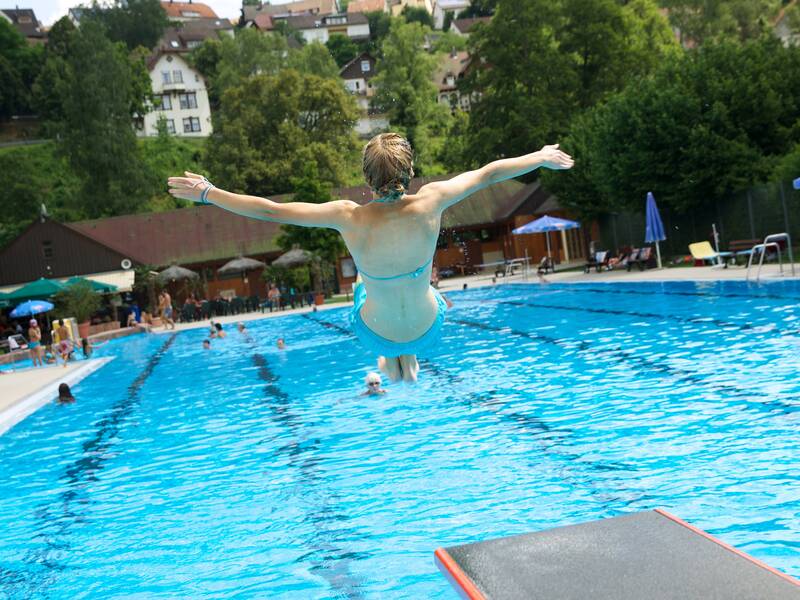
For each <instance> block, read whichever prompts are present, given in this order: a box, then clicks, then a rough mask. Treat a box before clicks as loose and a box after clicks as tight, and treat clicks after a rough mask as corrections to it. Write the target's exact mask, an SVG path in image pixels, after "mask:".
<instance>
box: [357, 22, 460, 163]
mask: <svg viewBox="0 0 800 600" xmlns="http://www.w3.org/2000/svg"><path fill="white" fill-rule="evenodd" d="M429 32H430V29H428V28H427V27H423V26H422V25H420V24H419V23H404V22H402V21H400V20H397V21H394V22H393V23H392V27H391V30H390V32H389V35H388V36H387V37H386V38H385V39H384V41H383V45H382V46H381V57H380V58H379V59H378V62H377V65H376V67H375V71H376V76H375V77H374V78H373V80H372V84H373V85H374V86H375V89H376V93H375V96H374V97H373V106H375V107H376V108H377V109H379V110H380V111H382V112H384V113H385V114H386V115H387V116H388V118H389V121H390V123H391V125H392V127H393V128H395V129H396V130H398V131H400V132H402V133H403V134H405V136H406V137H407V138H408V140H409V142H411V145H412V147H413V148H414V151H415V153H416V156H415V170H416V171H417V172H418V173H419V174H423V173H426V174H431V171H432V169H433V168H434V157H435V156H436V154H437V152H438V150H439V148H438V145H439V144H437V141H436V140H437V138H439V137H442V136H443V135H444V133H445V131H446V130H447V127H448V123H449V118H450V111H449V110H448V109H447V107H446V106H444V105H442V104H439V102H438V101H437V88H436V85H435V84H434V82H433V73H434V72H435V70H436V66H437V57H436V56H434V55H430V54H427V53H425V52H423V51H422V50H421V48H422V45H423V43H424V41H425V36H426V34H428V33H429Z"/></svg>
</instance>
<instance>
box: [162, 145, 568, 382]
mask: <svg viewBox="0 0 800 600" xmlns="http://www.w3.org/2000/svg"><path fill="white" fill-rule="evenodd" d="M572 164H573V161H572V158H571V157H570V156H569V155H567V154H565V153H564V152H562V151H561V150H559V149H558V145H557V144H556V145H555V146H545V147H544V148H542V149H541V150H539V151H538V152H533V153H531V154H526V155H525V156H520V157H517V158H506V159H502V160H497V161H494V162H492V163H489V164H487V165H485V166H483V167H481V168H480V169H476V170H474V171H468V172H466V173H462V174H461V175H458V176H456V177H453V178H452V179H449V180H447V181H435V182H431V183H429V184H427V185H424V186H422V187H421V188H420V189H419V190H418V191H417V192H416V193H413V194H412V193H411V192H410V190H409V189H408V188H409V184H410V182H411V178H412V177H413V176H414V167H413V153H412V150H411V145H410V144H409V143H408V141H407V140H405V139H404V138H403V137H401V136H400V135H398V134H396V133H382V134H380V135H377V136H375V137H374V138H372V139H371V140H370V141H369V143H367V145H366V147H365V148H364V154H363V170H364V177H365V178H366V181H367V184H368V185H369V186H370V188H372V191H373V192H374V199H373V200H372V201H371V202H369V203H367V204H364V205H360V204H357V203H355V202H352V201H350V200H334V201H332V202H324V203H322V204H312V203H305V202H285V203H281V202H273V201H271V200H268V199H266V198H259V197H257V196H247V195H243V194H234V193H232V192H226V191H225V190H221V189H219V188H216V187H214V186H213V185H212V184H211V183H210V182H209V181H208V180H207V179H206V178H205V177H203V176H201V175H196V174H194V173H189V172H188V171H187V172H186V173H185V174H184V176H183V177H170V178H169V185H170V190H169V191H170V193H171V194H172V195H173V196H175V197H177V198H183V199H185V200H192V201H193V202H200V203H202V204H215V205H217V206H219V207H220V208H224V209H227V210H230V211H232V212H235V213H238V214H241V215H244V216H248V217H253V218H255V219H263V220H265V221H275V222H277V223H289V224H292V225H300V226H306V227H328V228H331V229H335V230H336V231H338V232H339V233H340V234H341V235H342V237H343V238H344V242H345V244H346V245H347V249H348V250H349V251H350V255H351V256H352V257H353V261H354V262H355V264H356V265H357V267H358V271H359V278H358V280H357V283H356V285H355V287H354V290H353V296H354V300H355V302H354V306H353V311H352V313H351V315H350V323H351V325H352V327H353V329H354V330H355V333H356V335H357V336H358V338H359V339H360V340H361V342H362V344H364V345H365V346H366V347H367V348H368V349H369V350H371V351H373V352H374V353H375V354H377V355H379V357H380V358H379V363H378V364H379V366H380V368H381V370H382V371H383V372H384V373H385V374H386V375H387V376H388V377H389V379H390V380H392V381H399V380H405V381H415V380H416V378H417V371H418V370H419V364H418V362H417V354H418V353H420V352H424V351H425V350H427V349H429V348H431V347H432V346H434V345H435V344H436V343H437V342H438V340H439V337H440V334H441V329H442V325H443V323H444V313H445V310H446V305H445V301H444V300H443V299H442V297H441V295H440V294H439V293H438V292H437V291H436V290H435V289H434V288H432V287H431V286H430V284H429V281H430V276H431V262H432V260H433V254H434V251H435V250H436V240H437V239H438V237H439V230H440V228H441V220H442V213H443V212H444V210H445V209H447V208H448V207H450V206H452V205H454V204H456V203H457V202H460V201H461V200H463V199H464V198H467V197H468V196H470V195H471V194H474V193H475V192H477V191H479V190H481V189H483V188H485V187H488V186H490V185H492V184H494V183H498V182H500V181H504V180H506V179H510V178H512V177H518V176H520V175H524V174H525V173H529V172H530V171H533V170H534V169H538V168H540V167H544V168H548V169H569V168H570V167H572Z"/></svg>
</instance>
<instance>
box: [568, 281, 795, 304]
mask: <svg viewBox="0 0 800 600" xmlns="http://www.w3.org/2000/svg"><path fill="white" fill-rule="evenodd" d="M556 285H558V284H556ZM609 285H619V284H617V283H616V282H615V283H612V284H609ZM623 285H625V284H623ZM627 285H639V284H631V283H628V284H627ZM554 289H556V290H558V291H563V292H569V291H571V290H570V288H568V287H557V288H554ZM578 290H580V291H582V292H596V293H598V294H622V295H627V294H634V295H637V296H688V297H706V298H746V299H748V300H757V299H760V298H766V299H768V300H788V301H790V302H800V296H781V295H779V294H739V293H736V292H732V293H727V294H723V293H714V292H699V291H697V292H688V291H687V292H679V291H662V290H656V291H652V292H650V291H647V290H642V289H628V288H625V289H604V288H595V287H589V286H585V285H583V284H577V285H576V286H575V288H574V291H578Z"/></svg>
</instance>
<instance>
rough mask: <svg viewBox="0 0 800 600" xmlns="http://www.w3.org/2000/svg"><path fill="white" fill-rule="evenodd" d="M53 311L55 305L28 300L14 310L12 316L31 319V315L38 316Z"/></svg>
mask: <svg viewBox="0 0 800 600" xmlns="http://www.w3.org/2000/svg"><path fill="white" fill-rule="evenodd" d="M50 310H53V305H52V304H51V303H50V302H45V301H44V300H28V301H27V302H23V303H22V304H19V305H18V306H17V307H16V308H15V309H14V310H12V311H11V316H12V317H13V318H16V317H29V316H31V315H38V314H39V313H45V312H47V311H50Z"/></svg>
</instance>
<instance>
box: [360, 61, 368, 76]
mask: <svg viewBox="0 0 800 600" xmlns="http://www.w3.org/2000/svg"><path fill="white" fill-rule="evenodd" d="M361 72H362V73H369V61H368V60H362V61H361Z"/></svg>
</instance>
